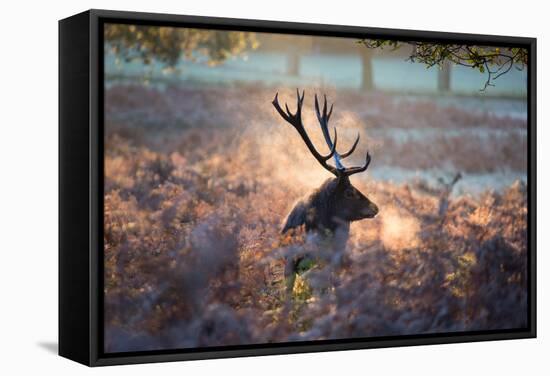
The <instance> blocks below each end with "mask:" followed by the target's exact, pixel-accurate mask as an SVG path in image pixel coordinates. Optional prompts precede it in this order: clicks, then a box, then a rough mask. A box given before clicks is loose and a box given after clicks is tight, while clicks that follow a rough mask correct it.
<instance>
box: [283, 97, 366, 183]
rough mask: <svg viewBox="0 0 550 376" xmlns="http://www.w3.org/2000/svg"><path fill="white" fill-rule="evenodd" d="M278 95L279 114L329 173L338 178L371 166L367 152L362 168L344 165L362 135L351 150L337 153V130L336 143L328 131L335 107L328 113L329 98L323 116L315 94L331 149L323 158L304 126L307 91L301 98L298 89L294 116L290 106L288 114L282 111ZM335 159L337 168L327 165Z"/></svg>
mask: <svg viewBox="0 0 550 376" xmlns="http://www.w3.org/2000/svg"><path fill="white" fill-rule="evenodd" d="M278 95H279V93H277V94H275V99H273V106H274V107H275V109H276V110H277V112H279V114H280V115H281V116H282V118H283V119H285V120H286V121H287V122H289V123H290V124H291V125H292V126H293V127H294V128H296V130H297V131H298V133H299V134H300V136H302V139H303V140H304V142H305V144H306V146H307V147H308V149H309V151H310V152H311V154H313V156H314V157H315V158H316V159H317V161H319V163H320V164H321V165H322V166H323V167H324V168H325V169H327V170H328V171H330V172H331V173H332V174H334V175H336V176H350V175H353V174H356V173H358V172H363V171H365V170H366V169H367V168H368V167H369V164H370V160H371V157H370V154H369V153H368V152H367V157H366V161H365V164H364V165H363V166H360V167H345V166H344V165H343V164H342V159H344V158H347V157H349V156H350V155H351V154H352V153H353V152H354V151H355V148H356V147H357V144H358V143H359V137H360V135H359V134H358V135H357V138H356V139H355V142H354V143H353V145H352V146H351V148H350V149H349V150H348V151H347V152H345V153H343V154H340V153H338V152H337V151H336V141H337V133H336V128H334V142H333V141H332V140H331V138H330V133H329V130H328V122H329V120H330V116H331V115H332V109H333V105H331V106H330V110H329V111H328V113H327V97H326V95H325V96H324V104H323V113H322V114H321V111H319V101H318V100H317V94H315V112H316V114H317V120H319V124H320V126H321V131H322V132H323V136H324V137H325V141H326V143H327V145H328V147H329V148H330V153H329V154H328V155H326V156H323V155H321V154H319V152H318V151H317V150H316V149H315V147H314V146H313V143H312V142H311V140H310V139H309V136H308V135H307V133H306V131H305V129H304V126H303V124H302V104H303V102H304V95H305V90H304V91H303V92H302V96H300V92H299V91H298V89H296V95H297V97H298V99H297V110H296V113H295V114H294V115H293V114H292V113H291V112H290V110H289V109H288V106H287V105H286V104H285V108H286V113H285V112H284V111H283V110H282V109H281V106H279V101H278ZM331 157H334V162H335V164H336V167H333V166H331V165H329V164H327V161H328V160H329V159H330V158H331Z"/></svg>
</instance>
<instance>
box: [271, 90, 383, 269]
mask: <svg viewBox="0 0 550 376" xmlns="http://www.w3.org/2000/svg"><path fill="white" fill-rule="evenodd" d="M278 95H279V93H277V94H276V95H275V98H274V99H273V102H272V103H273V106H274V107H275V109H276V110H277V112H278V113H279V114H280V115H281V117H282V118H283V119H284V120H286V121H287V122H288V123H290V124H291V125H292V126H293V127H294V128H295V129H296V130H297V131H298V134H299V135H300V136H301V137H302V140H303V141H304V143H305V144H306V146H307V148H308V149H309V151H310V153H311V154H312V155H313V156H314V157H315V159H316V160H317V161H318V162H319V163H320V164H321V166H323V168H325V169H326V170H328V171H329V172H330V173H332V174H333V175H334V177H333V178H329V179H327V180H326V181H325V182H324V183H323V184H322V185H321V186H320V187H319V188H317V189H316V190H314V191H313V192H311V193H310V194H309V195H308V196H306V197H305V198H303V199H301V200H300V201H298V202H297V203H296V205H295V206H294V208H293V209H292V210H291V211H290V213H289V214H288V216H287V217H286V220H285V224H284V226H283V229H282V233H283V234H284V233H286V232H287V231H289V230H290V229H293V228H297V227H300V226H302V225H303V226H305V230H306V232H312V231H314V232H317V233H320V234H321V235H322V236H324V237H326V236H329V237H338V238H339V239H340V244H343V245H344V247H345V242H346V241H347V238H348V236H349V226H350V223H351V222H352V221H358V220H361V219H364V218H373V217H374V216H376V214H377V213H378V207H377V206H376V205H375V204H374V203H373V202H372V201H370V200H369V199H368V198H367V197H366V196H365V195H363V194H362V193H361V192H360V191H359V190H358V189H357V188H355V187H354V186H353V185H352V184H351V182H350V180H349V177H350V176H351V175H353V174H357V173H359V172H364V171H366V169H367V168H368V167H369V163H370V160H371V157H370V154H369V153H368V152H367V156H366V161H365V164H364V165H363V166H358V167H344V165H343V164H342V160H343V159H344V158H347V157H349V156H350V155H351V154H352V153H353V152H354V151H355V148H356V147H357V144H358V143H359V135H357V138H356V140H355V142H354V143H353V145H352V146H351V148H350V149H349V150H348V151H347V152H346V153H342V154H340V153H338V151H337V150H336V143H337V141H338V135H337V132H336V128H334V139H333V140H332V139H331V137H330V133H329V129H328V122H329V120H330V116H331V115H332V108H333V106H332V105H331V107H330V110H329V111H328V113H327V98H326V96H325V100H324V105H323V111H322V113H321V112H320V110H319V102H318V100H317V94H316V95H315V112H316V114H317V119H318V120H319V124H320V126H321V131H322V132H323V136H324V138H325V141H326V143H327V145H328V147H329V149H330V152H329V153H328V154H327V155H322V154H321V153H319V152H318V151H317V149H316V148H315V146H314V145H313V143H312V142H311V140H310V138H309V136H308V134H307V132H306V130H305V128H304V125H303V123H302V105H303V103H304V95H305V90H304V91H303V92H302V95H301V96H300V92H299V91H298V90H297V91H296V95H297V107H296V113H294V114H293V113H291V112H290V110H289V108H288V105H286V104H285V109H286V112H285V111H283V109H282V108H281V106H280V105H279V100H278ZM331 158H334V162H335V163H334V164H335V165H334V166H332V165H330V164H328V161H329V160H330V159H331ZM342 240H343V242H342ZM301 259H303V257H301V258H298V259H296V258H295V259H294V260H289V261H288V262H287V267H286V268H285V275H286V276H287V277H288V276H290V275H291V274H294V273H295V272H296V268H297V265H298V263H299V262H300V261H301Z"/></svg>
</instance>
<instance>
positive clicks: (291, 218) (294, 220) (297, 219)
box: [281, 201, 307, 234]
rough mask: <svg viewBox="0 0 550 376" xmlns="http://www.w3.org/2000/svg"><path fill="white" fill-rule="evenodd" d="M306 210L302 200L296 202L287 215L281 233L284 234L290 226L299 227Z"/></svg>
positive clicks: (304, 220) (304, 218)
mask: <svg viewBox="0 0 550 376" xmlns="http://www.w3.org/2000/svg"><path fill="white" fill-rule="evenodd" d="M306 212H307V209H306V206H305V205H304V203H303V202H302V201H300V202H298V203H297V204H296V205H295V206H294V208H293V209H292V210H291V211H290V213H289V214H288V215H287V217H286V220H285V225H284V226H283V229H282V230H281V233H282V234H284V233H286V232H287V231H288V230H290V229H292V228H296V227H300V226H301V225H303V224H305V223H306Z"/></svg>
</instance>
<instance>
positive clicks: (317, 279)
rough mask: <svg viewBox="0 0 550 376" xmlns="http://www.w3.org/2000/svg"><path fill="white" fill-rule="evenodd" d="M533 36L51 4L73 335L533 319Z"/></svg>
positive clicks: (251, 351) (66, 333)
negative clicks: (63, 8) (65, 8)
mask: <svg viewBox="0 0 550 376" xmlns="http://www.w3.org/2000/svg"><path fill="white" fill-rule="evenodd" d="M535 77H536V40H535V39H532V38H523V37H505V36H490V35H471V34H451V33H441V32H423V31H410V30H398V29H396V30H390V29H373V28H364V27H352V26H329V25H317V24H299V23H286V22H272V21H255V20H239V19H223V18H206V17H196V16H178V15H164V14H162V15H161V14H148V13H131V12H115V11H105V10H91V11H87V12H84V13H81V14H78V15H75V16H72V17H69V18H67V19H64V20H62V21H60V23H59V88H60V94H59V114H60V120H59V126H60V130H59V135H60V144H59V152H60V156H59V158H60V159H59V163H60V188H59V195H60V196H59V203H60V204H59V205H60V208H59V210H60V234H59V239H60V247H59V266H60V267H59V298H60V300H59V353H60V355H62V356H64V357H67V358H70V359H73V360H75V361H78V362H81V363H83V364H86V365H92V366H95V365H111V364H122V363H140V362H159V361H170V360H186V359H205V358H214V357H235V356H250V355H266V354H283V353H298V352H311V351H327V350H347V349H364V348H373V347H388V346H407V345H421V344H436V343H452V342H468V341H482V340H498V339H517V338H530V337H534V336H535V335H536V329H535V324H536V322H535V318H536V317H535V312H536V309H535V308H536V307H535V280H536V278H535V265H536V264H535V250H536V245H535V229H536V224H535V200H536V193H535V187H536V176H535V172H536V168H535V145H536V142H535V129H536V127H535V124H536V111H535V103H536V100H535V95H536V88H535V82H536V79H535Z"/></svg>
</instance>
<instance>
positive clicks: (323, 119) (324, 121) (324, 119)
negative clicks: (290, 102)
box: [315, 94, 345, 171]
mask: <svg viewBox="0 0 550 376" xmlns="http://www.w3.org/2000/svg"><path fill="white" fill-rule="evenodd" d="M332 109H333V105H331V106H330V111H329V113H328V114H327V96H326V95H325V96H324V101H323V115H322V116H321V111H320V110H319V100H318V98H317V94H315V113H316V115H317V120H318V121H319V125H320V126H321V131H322V132H323V136H324V137H325V141H326V143H327V145H328V147H329V148H331V149H332V146H333V142H332V141H331V139H330V134H329V131H328V121H329V119H330V115H332ZM335 129H336V128H335ZM333 156H334V162H335V163H336V168H337V169H338V171H343V170H345V167H344V165H343V164H342V161H341V159H340V154H338V152H337V151H335V152H334V153H333Z"/></svg>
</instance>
